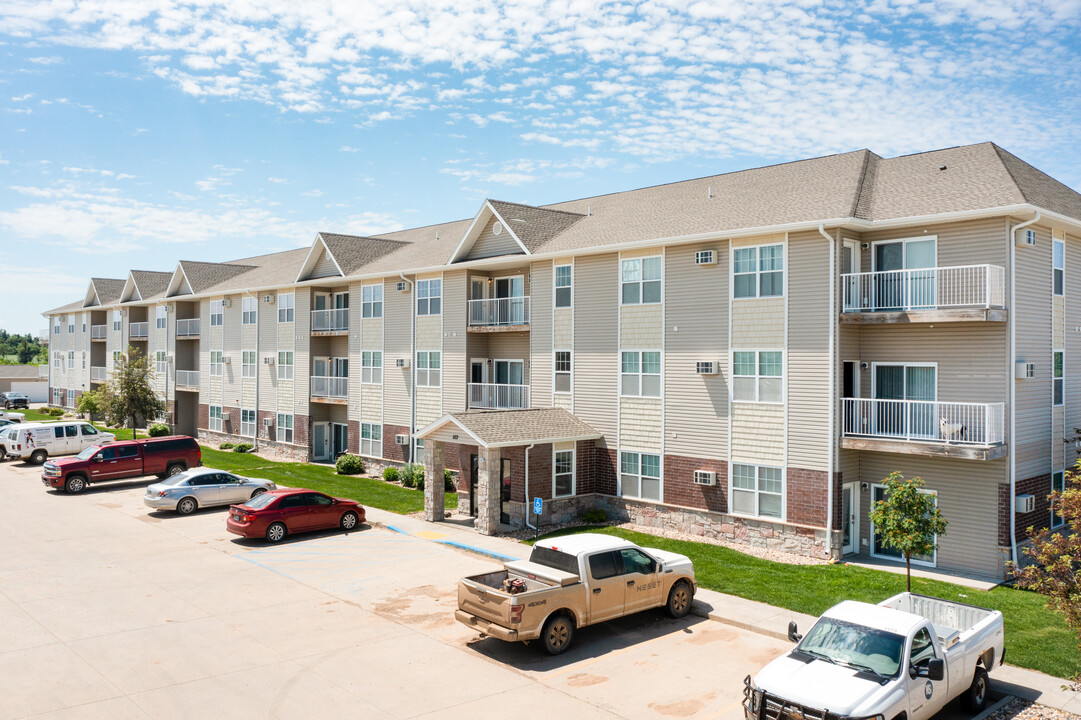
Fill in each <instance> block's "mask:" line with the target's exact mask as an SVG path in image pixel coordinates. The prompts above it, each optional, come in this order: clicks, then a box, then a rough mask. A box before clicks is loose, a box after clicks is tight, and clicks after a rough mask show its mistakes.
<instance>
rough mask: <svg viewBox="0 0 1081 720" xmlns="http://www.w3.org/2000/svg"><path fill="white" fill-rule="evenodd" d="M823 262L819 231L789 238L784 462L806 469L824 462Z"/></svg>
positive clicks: (825, 253)
mask: <svg viewBox="0 0 1081 720" xmlns="http://www.w3.org/2000/svg"><path fill="white" fill-rule="evenodd" d="M836 258H837V256H836V251H835V256H834V259H835V260H836ZM829 261H830V247H829V244H828V243H827V242H826V240H825V239H824V238H823V237H822V236H821V235H820V234H819V233H817V232H816V233H801V234H793V235H791V236H789V238H788V267H790V268H792V269H793V270H792V272H790V273H789V275H788V352H787V353H786V355H785V360H786V370H787V378H786V383H785V384H786V386H787V395H786V398H787V408H788V465H790V466H791V467H798V468H803V469H807V470H826V469H827V468H828V466H829V449H830V437H829V410H830V403H829V365H830V362H829V355H830V348H829V336H830V323H831V322H833V321H834V313H832V312H831V311H830V306H829V300H830V297H829V293H830V290H829V288H830V284H829V280H828V278H829V277H831V273H830V267H829Z"/></svg>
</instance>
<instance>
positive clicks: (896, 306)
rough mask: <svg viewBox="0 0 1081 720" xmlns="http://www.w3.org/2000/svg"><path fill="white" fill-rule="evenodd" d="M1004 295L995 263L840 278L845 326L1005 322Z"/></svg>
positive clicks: (1001, 272) (1003, 282)
mask: <svg viewBox="0 0 1081 720" xmlns="http://www.w3.org/2000/svg"><path fill="white" fill-rule="evenodd" d="M1005 296H1006V271H1005V269H1004V268H1001V267H998V266H996V265H960V266H956V267H940V268H915V269H910V270H886V271H882V272H869V273H850V274H846V275H842V276H841V299H842V302H843V303H844V307H843V310H842V312H841V322H844V323H931V322H971V321H980V322H1005V321H1006V309H1005Z"/></svg>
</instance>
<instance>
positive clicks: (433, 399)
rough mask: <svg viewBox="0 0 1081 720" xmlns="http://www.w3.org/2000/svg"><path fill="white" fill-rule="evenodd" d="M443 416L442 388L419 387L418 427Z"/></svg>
mask: <svg viewBox="0 0 1081 720" xmlns="http://www.w3.org/2000/svg"><path fill="white" fill-rule="evenodd" d="M442 416H443V412H442V400H441V396H440V389H439V388H437V387H434V388H433V387H418V388H417V427H418V428H420V427H424V426H425V425H430V424H431V423H433V422H435V421H436V420H438V419H439V418H440V417H442Z"/></svg>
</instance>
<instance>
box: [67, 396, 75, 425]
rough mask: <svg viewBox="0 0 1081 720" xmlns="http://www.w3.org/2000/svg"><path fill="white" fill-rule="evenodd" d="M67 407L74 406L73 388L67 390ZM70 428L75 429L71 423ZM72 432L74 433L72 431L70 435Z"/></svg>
mask: <svg viewBox="0 0 1081 720" xmlns="http://www.w3.org/2000/svg"><path fill="white" fill-rule="evenodd" d="M68 407H75V391H74V390H68ZM71 429H72V430H75V426H74V425H72V426H71ZM74 434H75V433H74V432H73V433H72V435H74Z"/></svg>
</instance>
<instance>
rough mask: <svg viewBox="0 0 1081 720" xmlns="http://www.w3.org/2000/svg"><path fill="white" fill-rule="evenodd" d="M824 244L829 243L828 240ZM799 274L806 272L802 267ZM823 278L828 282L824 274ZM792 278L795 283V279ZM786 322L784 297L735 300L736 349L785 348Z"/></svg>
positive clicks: (733, 336)
mask: <svg viewBox="0 0 1081 720" xmlns="http://www.w3.org/2000/svg"><path fill="white" fill-rule="evenodd" d="M820 237H821V236H820ZM822 244H823V245H824V244H825V241H824V240H823V241H822ZM785 272H788V271H787V269H786V271H785ZM824 272H825V270H823V273H824ZM797 274H802V270H800V271H798V272H797ZM821 280H822V282H823V284H825V282H824V281H825V277H824V276H823V278H822V279H821ZM788 281H789V282H790V283H791V282H792V278H791V277H789V278H788ZM827 291H828V288H827ZM784 324H785V321H784V298H783V297H778V298H762V299H750V298H747V299H733V300H732V348H733V349H735V350H739V349H741V348H747V349H756V350H771V349H772V350H781V349H782V348H784Z"/></svg>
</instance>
